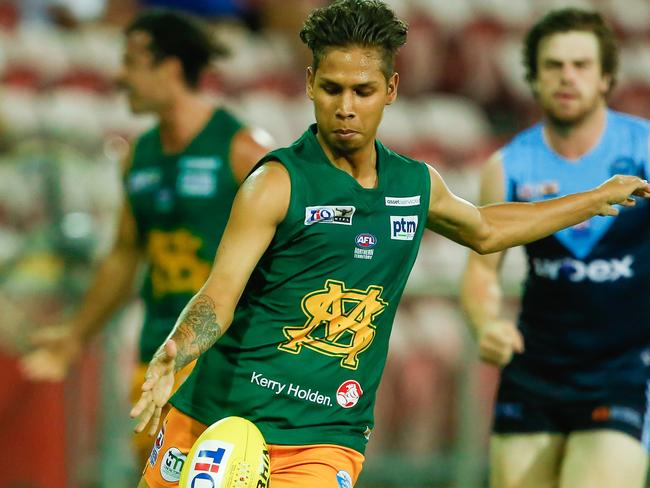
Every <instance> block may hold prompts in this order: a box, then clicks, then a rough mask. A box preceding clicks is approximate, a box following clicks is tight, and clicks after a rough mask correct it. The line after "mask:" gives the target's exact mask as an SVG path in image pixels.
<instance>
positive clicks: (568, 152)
mask: <svg viewBox="0 0 650 488" xmlns="http://www.w3.org/2000/svg"><path fill="white" fill-rule="evenodd" d="M606 120H607V107H606V106H605V105H604V104H603V105H601V106H599V107H597V108H596V109H595V110H594V111H593V112H591V113H589V114H587V115H586V116H585V117H584V118H583V119H581V120H580V121H579V122H577V123H574V124H560V123H554V122H553V121H552V120H549V119H547V120H546V123H545V124H544V139H545V141H546V143H547V144H548V145H549V147H551V149H553V150H554V151H555V152H557V153H558V154H559V155H560V156H562V157H564V158H566V159H569V160H572V159H574V160H575V159H580V158H581V157H582V156H584V155H585V154H587V153H588V152H589V151H591V150H592V149H593V148H594V147H595V146H596V144H598V141H599V140H600V137H601V135H602V133H603V131H604V130H605V124H606Z"/></svg>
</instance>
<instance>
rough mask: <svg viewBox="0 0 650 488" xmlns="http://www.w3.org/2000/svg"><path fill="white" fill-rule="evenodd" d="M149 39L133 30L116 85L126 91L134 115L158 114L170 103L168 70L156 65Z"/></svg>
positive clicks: (160, 64) (147, 35)
mask: <svg viewBox="0 0 650 488" xmlns="http://www.w3.org/2000/svg"><path fill="white" fill-rule="evenodd" d="M150 42H151V38H150V37H149V34H147V33H146V32H140V31H135V32H132V33H131V34H129V36H128V37H127V40H126V49H125V51H124V57H123V59H122V68H121V70H120V73H119V76H118V83H119V84H120V86H121V87H122V88H124V89H125V91H126V94H127V96H128V99H129V105H130V107H131V110H132V111H133V113H145V112H158V111H161V110H164V109H165V107H166V106H167V104H168V103H169V83H168V81H169V80H168V76H169V69H168V66H167V64H166V63H165V61H163V62H158V63H157V62H156V61H155V58H154V56H153V54H152V52H151V51H150V49H149V44H150Z"/></svg>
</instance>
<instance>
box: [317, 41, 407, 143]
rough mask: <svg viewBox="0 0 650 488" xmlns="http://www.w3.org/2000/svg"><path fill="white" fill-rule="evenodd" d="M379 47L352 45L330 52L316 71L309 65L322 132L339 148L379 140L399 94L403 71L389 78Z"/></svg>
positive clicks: (319, 130) (318, 120)
mask: <svg viewBox="0 0 650 488" xmlns="http://www.w3.org/2000/svg"><path fill="white" fill-rule="evenodd" d="M381 68H382V60H381V55H380V52H379V51H378V50H377V49H372V48H363V47H358V46H347V47H341V48H332V49H330V50H328V51H327V52H326V54H325V55H324V56H323V59H322V60H321V63H320V65H319V66H318V69H317V70H316V71H313V70H312V68H308V69H307V95H308V96H309V98H311V99H312V100H313V101H314V112H315V115H316V122H317V123H318V132H319V134H320V137H322V139H323V140H324V142H325V143H326V144H327V145H328V147H329V148H331V149H332V151H334V152H335V153H340V154H350V153H354V152H356V151H358V150H360V149H363V148H366V147H368V145H370V144H374V140H375V136H376V134H377V128H378V127H379V123H380V122H381V117H382V114H383V112H384V107H385V106H386V105H389V104H391V103H392V102H393V101H394V100H395V97H396V96H397V83H398V80H399V78H398V75H397V73H394V74H393V75H392V76H391V78H390V79H389V80H388V81H387V80H386V77H385V76H384V73H383V72H382V69H381Z"/></svg>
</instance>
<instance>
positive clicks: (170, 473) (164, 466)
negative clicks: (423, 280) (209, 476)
mask: <svg viewBox="0 0 650 488" xmlns="http://www.w3.org/2000/svg"><path fill="white" fill-rule="evenodd" d="M186 457H187V456H185V454H183V453H182V452H181V451H180V450H179V449H177V448H175V447H170V448H169V449H167V451H166V452H165V455H164V456H163V458H162V460H161V461H160V476H162V477H163V479H164V480H165V481H169V482H170V483H174V482H176V481H178V480H180V479H181V470H182V469H183V465H184V464H185V458H186Z"/></svg>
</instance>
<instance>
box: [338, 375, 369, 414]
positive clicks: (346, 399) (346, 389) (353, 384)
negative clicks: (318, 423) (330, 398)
mask: <svg viewBox="0 0 650 488" xmlns="http://www.w3.org/2000/svg"><path fill="white" fill-rule="evenodd" d="M362 396H363V390H362V389H361V385H360V384H359V382H358V381H355V380H347V381H344V382H343V383H341V386H339V388H338V390H336V401H337V403H338V404H339V405H341V406H342V407H343V408H352V407H354V406H355V405H356V404H357V403H359V398H361V397H362Z"/></svg>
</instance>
